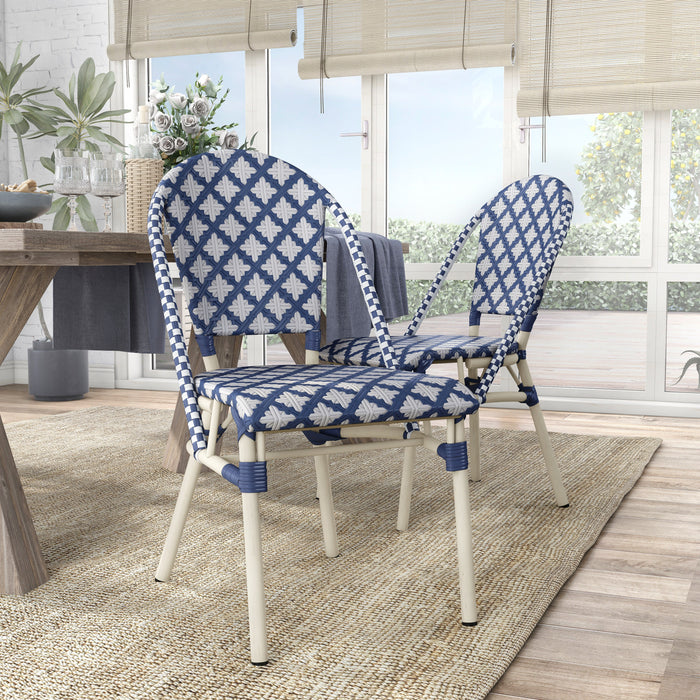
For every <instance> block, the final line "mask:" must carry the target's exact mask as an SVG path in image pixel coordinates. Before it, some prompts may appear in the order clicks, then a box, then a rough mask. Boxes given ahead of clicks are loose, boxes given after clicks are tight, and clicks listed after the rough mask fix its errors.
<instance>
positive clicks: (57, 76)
mask: <svg viewBox="0 0 700 700" xmlns="http://www.w3.org/2000/svg"><path fill="white" fill-rule="evenodd" d="M0 16H1V17H2V20H3V23H4V31H3V32H2V34H0V41H2V42H3V50H2V54H3V57H4V61H5V64H6V65H7V64H8V63H9V62H10V61H11V60H12V56H13V55H14V52H15V49H16V48H17V45H18V43H19V42H22V54H21V58H22V61H23V62H26V61H27V60H28V59H29V58H31V57H32V56H34V55H36V54H39V56H40V57H39V59H38V60H37V62H36V63H35V64H34V65H33V66H32V67H31V68H30V70H29V71H28V72H27V73H26V74H25V79H24V80H23V82H22V84H21V87H22V88H25V89H26V88H30V87H39V86H47V87H51V88H54V87H58V88H60V89H62V90H64V91H67V90H68V81H69V79H70V77H71V75H72V74H73V73H76V72H77V70H78V68H79V67H80V65H81V64H82V62H83V61H84V60H85V59H86V58H88V57H90V56H91V57H92V58H93V60H94V61H95V66H96V69H97V72H104V71H106V70H109V67H110V65H109V60H108V58H107V53H106V47H107V43H108V36H109V34H108V26H109V6H108V0H53V2H51V3H48V2H47V0H0ZM46 99H51V100H56V98H55V97H53V96H46ZM53 145H54V144H52V143H50V142H49V139H41V140H38V141H29V142H25V152H26V156H27V166H28V170H29V172H30V177H34V178H35V179H36V180H37V181H39V182H47V181H49V179H50V177H51V174H50V173H49V172H48V171H47V170H45V169H44V168H43V166H42V165H41V163H40V162H39V157H40V156H43V155H49V154H50V152H51V149H52V148H53ZM0 161H1V162H2V163H3V166H0V181H2V182H7V181H8V180H9V181H10V182H17V181H21V180H22V179H23V178H22V177H20V175H21V172H22V169H21V165H20V161H19V155H18V151H17V147H16V145H15V144H14V143H9V144H8V134H7V131H5V130H4V131H3V140H2V146H0ZM93 208H94V210H95V212H98V211H99V206H95V207H93ZM51 220H52V217H42V218H41V219H39V220H38V221H40V222H41V223H43V224H44V226H45V227H50V225H51ZM42 303H43V305H44V309H45V313H46V317H47V321H48V322H49V325H50V323H51V316H52V313H51V312H52V305H53V302H52V294H51V290H50V289H49V291H48V292H47V293H46V294H45V295H44V298H43V300H42ZM39 337H41V330H40V326H39V320H38V315H37V314H36V312H35V313H34V314H33V315H32V317H31V319H30V320H29V323H28V324H27V326H26V327H25V329H24V331H23V332H22V334H21V335H20V337H19V339H18V341H17V343H16V344H15V346H14V348H13V351H12V353H11V354H10V355H9V356H8V358H7V360H6V361H5V363H4V364H3V366H2V368H0V383H12V382H16V383H26V371H27V370H26V363H27V353H26V349H27V348H28V347H30V346H31V342H32V340H34V339H36V338H39ZM90 365H91V384H92V385H93V386H107V385H113V376H114V357H113V354H112V353H106V352H91V353H90Z"/></svg>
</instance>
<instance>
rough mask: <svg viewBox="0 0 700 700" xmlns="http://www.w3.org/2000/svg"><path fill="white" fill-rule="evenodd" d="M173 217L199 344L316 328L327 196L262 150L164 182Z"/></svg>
mask: <svg viewBox="0 0 700 700" xmlns="http://www.w3.org/2000/svg"><path fill="white" fill-rule="evenodd" d="M164 183H167V185H166V186H167V188H168V189H169V190H170V191H169V192H167V193H164V194H165V196H166V197H167V203H166V205H165V217H166V221H167V222H168V224H169V225H170V227H171V228H170V240H171V243H172V247H173V253H174V255H175V260H176V263H177V266H178V269H179V272H180V279H181V280H182V286H183V293H184V295H185V299H186V300H187V304H188V307H189V311H190V317H191V319H192V324H193V326H194V329H195V333H196V335H197V336H198V339H200V344H208V343H209V339H210V338H212V337H213V336H215V335H244V334H264V333H305V332H312V331H318V329H319V324H320V318H321V295H320V285H321V276H322V272H323V225H324V219H325V209H326V205H325V200H324V194H325V192H324V191H323V190H322V188H321V187H320V186H319V185H318V184H317V183H316V182H314V181H313V180H312V179H311V178H310V177H309V176H308V175H306V173H304V172H302V171H301V170H298V169H297V168H295V167H294V166H291V165H289V164H288V163H285V162H284V161H281V160H278V159H275V158H270V157H267V156H264V155H262V154H260V153H257V152H246V151H226V152H222V151H220V152H218V153H216V154H203V155H200V156H196V157H194V158H190V159H188V160H187V161H185V162H183V163H182V164H180V165H179V166H177V167H175V168H173V169H172V170H171V171H170V172H169V173H168V174H167V175H166V177H165V178H164Z"/></svg>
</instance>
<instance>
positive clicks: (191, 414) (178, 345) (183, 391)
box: [148, 182, 206, 454]
mask: <svg viewBox="0 0 700 700" xmlns="http://www.w3.org/2000/svg"><path fill="white" fill-rule="evenodd" d="M168 194H169V188H168V186H167V184H165V183H164V182H161V183H160V185H159V186H158V189H157V190H156V192H155V194H154V195H153V199H152V200H151V206H150V208H149V210H148V242H149V244H150V247H151V257H152V259H153V268H154V270H155V274H156V282H157V283H158V292H159V294H160V302H161V305H162V307H163V314H164V316H165V327H166V330H167V332H168V338H169V340H170V349H171V350H172V353H173V359H174V360H175V372H176V373H177V381H178V385H179V388H180V395H181V396H182V402H183V404H184V408H185V417H186V418H187V426H188V428H189V432H190V438H191V440H192V447H193V449H194V452H195V454H196V453H197V452H198V451H199V450H202V449H204V448H205V447H206V439H205V434H204V427H203V425H202V419H201V417H200V414H199V408H198V406H197V394H196V392H195V389H194V382H193V379H192V372H191V370H190V363H189V359H188V357H187V343H186V342H185V338H184V336H183V333H182V326H181V325H180V316H179V314H178V310H177V303H176V302H175V294H174V293H173V284H172V280H171V278H170V270H169V269H168V261H167V258H166V256H165V247H164V245H163V230H162V220H163V208H164V207H163V200H164V197H167V195H168Z"/></svg>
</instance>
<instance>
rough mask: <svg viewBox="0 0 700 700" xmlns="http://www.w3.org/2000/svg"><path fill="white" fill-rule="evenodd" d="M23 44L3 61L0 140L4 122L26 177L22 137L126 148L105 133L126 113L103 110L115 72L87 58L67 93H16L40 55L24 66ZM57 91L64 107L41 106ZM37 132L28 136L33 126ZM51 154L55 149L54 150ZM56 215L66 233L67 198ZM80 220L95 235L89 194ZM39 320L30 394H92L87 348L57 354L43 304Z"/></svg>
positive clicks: (49, 164)
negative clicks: (13, 138) (99, 67)
mask: <svg viewBox="0 0 700 700" xmlns="http://www.w3.org/2000/svg"><path fill="white" fill-rule="evenodd" d="M20 51H21V44H20V45H19V46H18V47H17V50H16V51H15V54H14V58H13V61H12V64H11V65H10V66H9V69H6V68H5V66H4V65H3V64H2V62H0V92H1V93H2V94H1V96H0V117H1V118H0V137H1V136H2V131H1V129H2V124H3V122H4V123H6V124H8V125H9V127H10V128H11V129H12V131H13V132H14V134H15V136H16V139H17V144H18V149H19V155H20V161H21V163H22V169H23V174H24V176H25V178H27V177H28V171H27V163H26V157H25V153H24V143H23V139H24V138H25V137H26V138H29V139H38V138H45V137H48V138H53V139H54V140H55V146H56V147H57V148H76V149H84V150H88V151H92V152H96V151H99V150H100V146H104V145H108V146H110V147H119V148H121V147H122V144H121V142H120V141H119V140H118V139H116V138H114V137H113V136H111V135H110V134H108V133H106V132H105V131H103V127H104V126H105V125H107V124H110V123H118V122H121V121H122V120H121V119H118V118H119V117H121V116H122V115H124V114H125V113H127V112H128V110H126V109H119V110H105V109H104V107H105V105H106V104H107V103H108V101H109V100H110V98H111V97H112V94H113V92H114V87H115V83H116V81H115V78H114V73H112V72H111V71H109V72H107V73H99V74H96V73H95V62H94V61H93V60H92V59H91V58H88V59H87V60H85V61H84V62H83V64H82V65H81V66H80V69H79V70H78V73H77V75H76V74H74V75H73V76H72V77H71V79H70V81H69V84H68V91H67V93H66V92H63V91H61V90H59V89H53V90H52V89H51V88H48V87H41V88H32V89H30V90H26V91H24V92H19V91H16V86H17V84H18V82H19V80H20V79H21V78H22V76H23V75H24V73H26V71H27V69H28V68H30V67H31V66H32V65H33V64H34V62H35V61H36V60H37V59H38V58H39V56H38V55H37V56H33V57H32V58H31V59H30V60H29V61H28V62H27V63H26V64H23V63H21V62H20V60H19V58H20ZM47 93H53V94H54V95H55V96H56V97H57V98H58V99H59V100H60V102H61V105H60V106H56V105H51V104H43V103H42V102H39V101H37V100H36V97H37V96H39V95H44V94H47ZM32 126H33V127H34V131H33V132H32V133H29V132H30V129H31V127H32ZM52 152H53V148H52ZM41 163H42V164H43V165H44V167H46V168H47V169H48V170H49V171H51V172H52V173H53V171H54V160H53V155H52V156H51V157H42V158H41ZM49 211H50V212H53V213H54V220H53V228H54V229H56V230H64V229H65V228H66V227H67V226H68V221H69V218H70V210H69V207H68V199H67V197H59V198H57V199H55V200H54V201H53V203H52V204H51V208H50V209H49ZM78 216H79V217H80V220H81V223H82V225H83V227H84V228H85V230H89V231H96V230H97V222H96V220H95V216H94V214H93V213H92V208H91V205H90V201H89V200H88V198H87V197H86V196H85V195H82V196H80V197H79V198H78ZM37 310H38V313H39V322H40V324H41V329H42V332H43V335H44V337H43V338H42V339H40V340H35V341H34V343H33V347H32V348H31V349H29V350H28V373H29V393H30V394H32V395H33V396H34V397H35V398H38V399H44V400H67V399H75V398H81V397H82V396H83V395H84V394H85V393H86V392H87V390H88V387H89V382H88V354H87V350H64V349H61V350H57V349H55V348H54V347H53V338H52V336H51V333H50V331H49V328H48V325H47V323H46V321H45V319H44V312H43V308H42V306H41V302H40V303H39V305H38V309H37Z"/></svg>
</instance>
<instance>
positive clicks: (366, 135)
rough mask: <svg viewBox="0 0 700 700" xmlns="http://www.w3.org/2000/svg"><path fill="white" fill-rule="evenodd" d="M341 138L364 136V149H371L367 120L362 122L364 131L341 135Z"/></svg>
mask: <svg viewBox="0 0 700 700" xmlns="http://www.w3.org/2000/svg"><path fill="white" fill-rule="evenodd" d="M340 135H341V136H362V148H363V149H364V150H367V149H368V148H369V122H368V121H367V120H366V119H363V120H362V131H353V132H350V133H347V134H340Z"/></svg>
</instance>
